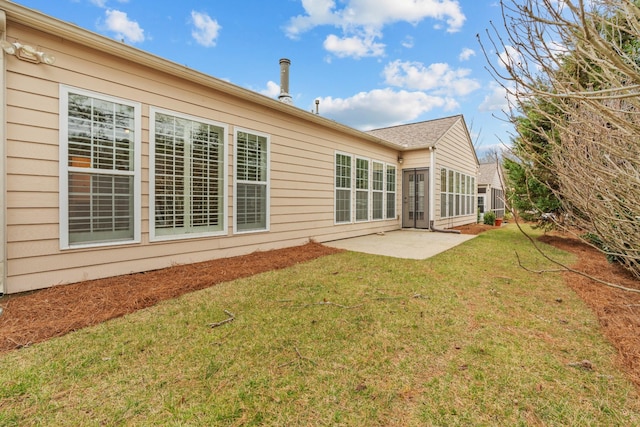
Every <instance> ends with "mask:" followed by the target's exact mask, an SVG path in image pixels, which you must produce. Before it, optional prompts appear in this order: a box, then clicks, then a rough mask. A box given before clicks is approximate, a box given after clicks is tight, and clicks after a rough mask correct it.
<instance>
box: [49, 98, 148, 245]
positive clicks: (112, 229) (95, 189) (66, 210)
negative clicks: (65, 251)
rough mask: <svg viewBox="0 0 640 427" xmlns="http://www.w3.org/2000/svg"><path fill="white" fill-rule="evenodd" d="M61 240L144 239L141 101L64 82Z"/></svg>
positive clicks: (66, 242) (88, 242) (83, 242)
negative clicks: (141, 224) (141, 227)
mask: <svg viewBox="0 0 640 427" xmlns="http://www.w3.org/2000/svg"><path fill="white" fill-rule="evenodd" d="M60 111H61V116H60V138H61V144H60V150H61V151H60V158H61V159H66V163H65V164H63V165H61V168H64V169H66V170H64V171H61V177H60V185H61V188H60V194H61V209H60V214H61V220H60V227H61V232H60V242H61V247H62V248H66V247H70V246H76V245H93V244H106V243H113V242H121V241H124V242H130V241H134V240H139V232H140V231H139V218H138V212H139V208H138V203H139V198H140V195H139V170H138V169H139V167H138V166H137V165H138V164H139V155H140V154H139V149H138V148H137V147H139V130H138V127H139V122H140V106H139V104H136V103H131V102H127V101H124V100H119V99H116V98H112V97H109V96H106V95H101V94H97V93H93V92H88V91H84V90H80V89H74V88H69V87H65V86H61V90H60Z"/></svg>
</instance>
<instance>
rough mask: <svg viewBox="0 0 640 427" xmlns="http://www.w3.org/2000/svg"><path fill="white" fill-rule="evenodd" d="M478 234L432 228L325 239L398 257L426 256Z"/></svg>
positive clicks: (335, 245) (340, 245) (333, 244)
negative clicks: (437, 230) (447, 231)
mask: <svg viewBox="0 0 640 427" xmlns="http://www.w3.org/2000/svg"><path fill="white" fill-rule="evenodd" d="M474 237H476V236H475V235H470V234H453V233H438V232H433V231H429V230H414V229H411V230H395V231H389V232H386V233H381V234H369V235H367V236H360V237H353V238H350V239H342V240H334V241H332V242H325V243H324V245H326V246H331V247H333V248H339V249H346V250H348V251H354V252H364V253H368V254H374V255H384V256H390V257H396V258H408V259H427V258H430V257H432V256H434V255H437V254H439V253H441V252H444V251H446V250H447V249H451V248H453V247H454V246H457V245H459V244H460V243H463V242H466V241H467V240H470V239H473V238H474Z"/></svg>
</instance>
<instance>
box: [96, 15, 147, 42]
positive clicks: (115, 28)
mask: <svg viewBox="0 0 640 427" xmlns="http://www.w3.org/2000/svg"><path fill="white" fill-rule="evenodd" d="M105 15H106V19H105V25H106V27H107V29H108V30H109V31H112V32H114V33H115V37H116V38H117V39H122V40H125V41H127V42H131V43H139V42H143V41H144V39H145V37H144V30H143V29H142V28H140V25H138V23H137V22H136V21H131V20H129V17H128V16H127V14H126V13H125V12H121V11H119V10H114V9H108V10H106V11H105Z"/></svg>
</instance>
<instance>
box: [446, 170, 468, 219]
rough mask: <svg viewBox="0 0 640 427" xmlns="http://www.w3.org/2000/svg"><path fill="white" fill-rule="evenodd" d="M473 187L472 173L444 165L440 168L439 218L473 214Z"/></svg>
mask: <svg viewBox="0 0 640 427" xmlns="http://www.w3.org/2000/svg"><path fill="white" fill-rule="evenodd" d="M443 175H444V177H445V180H444V182H443V179H442V177H443ZM474 187H475V177H474V176H473V175H469V174H467V173H464V172H460V171H456V170H454V169H449V168H446V167H442V168H440V218H457V217H461V216H469V215H473V214H475V213H476V206H475V204H474V203H472V202H473V201H474V200H475V188H474ZM469 192H471V194H469ZM443 204H444V205H443ZM443 213H446V215H443Z"/></svg>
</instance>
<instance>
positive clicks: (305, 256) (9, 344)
mask: <svg viewBox="0 0 640 427" xmlns="http://www.w3.org/2000/svg"><path fill="white" fill-rule="evenodd" d="M493 228H494V227H491V226H485V225H483V224H477V225H475V226H465V227H459V229H460V230H461V232H462V233H464V234H479V233H481V232H483V231H486V230H488V229H493ZM540 240H541V241H543V242H545V243H548V244H551V245H553V246H556V247H558V248H560V249H563V250H566V251H569V252H571V253H574V254H575V255H576V256H577V262H576V264H574V265H572V267H573V268H574V269H576V270H579V271H583V272H585V273H587V274H590V275H593V276H594V277H598V278H599V279H602V280H606V281H608V282H612V283H616V284H620V285H623V286H625V287H629V288H640V282H639V281H638V280H636V279H634V278H633V276H631V274H629V273H627V272H626V271H625V270H624V269H622V268H621V267H619V266H617V265H612V264H609V263H608V262H607V260H606V258H605V257H604V256H603V255H602V254H601V253H599V252H598V251H597V250H595V249H593V248H591V247H589V246H587V245H585V244H584V243H582V242H580V241H579V240H578V239H576V238H574V237H571V236H569V235H562V234H558V233H553V234H546V235H544V236H542V237H541V238H540ZM340 251H341V250H339V249H334V248H330V247H327V246H323V245H321V244H318V243H308V244H306V245H304V246H298V247H293V248H286V249H278V250H273V251H267V252H254V253H252V254H249V255H244V256H239V257H233V258H226V259H218V260H212V261H207V262H202V263H197V264H189V265H178V266H174V267H170V268H166V269H162V270H157V271H150V272H146V273H137V274H130V275H125V276H118V277H111V278H106V279H100V280H92V281H88V282H81V283H76V284H72V285H64V286H55V287H52V288H48V289H44V290H40V291H35V292H29V293H24V294H18V295H9V296H5V297H3V298H2V299H0V307H2V308H3V309H4V313H3V314H2V315H1V316H0V353H2V352H6V351H10V350H14V349H18V348H22V347H25V346H28V345H31V344H34V343H37V342H41V341H44V340H46V339H49V338H52V337H56V336H61V335H64V334H66V333H68V332H71V331H74V330H77V329H80V328H84V327H86V326H91V325H95V324H98V323H100V322H104V321H105V320H108V319H112V318H115V317H119V316H123V315H125V314H127V313H131V312H133V311H136V310H139V309H142V308H146V307H150V306H152V305H154V304H156V303H158V302H160V301H162V300H167V299H171V298H175V297H178V296H180V295H182V294H185V293H188V292H192V291H195V290H198V289H203V288H207V287H210V286H213V285H215V284H217V283H221V282H226V281H230V280H234V279H237V278H241V277H248V276H251V275H254V274H257V273H261V272H264V271H269V270H275V269H281V268H286V267H289V266H292V265H294V264H297V263H300V262H305V261H309V260H312V259H315V258H318V257H321V256H325V255H329V254H333V253H336V252H340ZM564 274H565V281H566V283H567V285H568V286H570V287H571V288H572V289H573V290H574V291H575V292H576V293H577V294H578V295H579V296H580V297H581V298H582V299H583V300H584V301H585V302H586V303H587V304H588V305H589V306H590V307H591V308H592V310H593V311H594V312H595V313H596V315H597V317H598V319H599V321H600V325H601V327H602V331H603V333H604V335H605V336H606V337H607V338H608V339H609V340H610V341H611V343H612V344H613V345H614V346H615V347H616V348H617V350H618V358H619V361H620V365H621V366H622V368H623V369H624V370H625V371H626V372H627V373H628V375H629V377H630V379H631V380H632V381H633V382H634V383H635V384H636V385H637V386H638V387H640V294H636V293H630V292H625V291H621V290H617V289H613V288H609V287H606V286H603V285H600V284H597V283H596V282H594V281H592V280H590V279H588V278H585V277H582V276H579V275H576V274H571V273H564Z"/></svg>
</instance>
